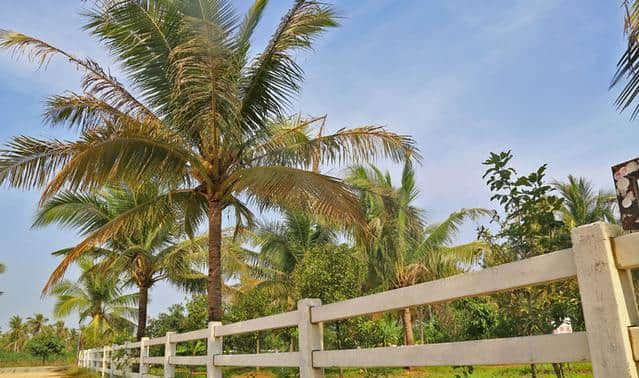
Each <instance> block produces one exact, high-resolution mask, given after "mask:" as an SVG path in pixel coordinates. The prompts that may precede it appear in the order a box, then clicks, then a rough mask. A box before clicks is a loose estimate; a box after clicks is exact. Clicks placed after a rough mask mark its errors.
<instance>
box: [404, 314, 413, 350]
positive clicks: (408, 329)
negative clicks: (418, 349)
mask: <svg viewBox="0 0 639 378" xmlns="http://www.w3.org/2000/svg"><path fill="white" fill-rule="evenodd" d="M404 335H405V336H406V345H415V335H414V334H413V317H412V315H411V313H410V308H405V309H404Z"/></svg>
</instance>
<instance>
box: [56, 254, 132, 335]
mask: <svg viewBox="0 0 639 378" xmlns="http://www.w3.org/2000/svg"><path fill="white" fill-rule="evenodd" d="M76 262H77V264H78V266H79V267H80V269H81V271H82V274H81V276H80V278H79V279H78V280H77V281H75V282H73V281H69V280H64V281H61V282H59V283H57V284H56V285H55V286H53V288H52V290H51V294H52V295H54V296H56V297H57V301H56V303H55V304H54V307H53V314H54V316H56V317H59V318H64V317H67V316H69V315H71V314H72V313H74V312H77V313H78V314H79V316H80V322H83V321H84V320H86V319H89V318H90V319H91V320H90V322H89V324H88V325H87V326H86V327H85V328H84V330H83V333H84V335H85V337H86V338H87V339H88V340H92V341H97V340H99V338H101V337H110V336H111V335H113V334H114V332H115V331H117V330H119V329H123V328H133V324H134V323H133V322H131V320H130V319H134V318H135V316H136V313H137V310H136V308H135V307H134V306H135V305H136V304H137V301H138V294H127V293H124V292H123V291H122V286H123V282H122V280H121V279H120V278H119V277H118V275H117V274H110V273H109V272H104V271H100V270H97V269H93V268H94V260H93V259H91V258H88V257H82V258H80V259H77V260H76Z"/></svg>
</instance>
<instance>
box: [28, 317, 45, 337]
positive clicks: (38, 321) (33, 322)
mask: <svg viewBox="0 0 639 378" xmlns="http://www.w3.org/2000/svg"><path fill="white" fill-rule="evenodd" d="M48 322H49V318H47V317H46V316H44V315H43V314H34V315H33V316H30V317H28V318H27V322H26V324H27V328H28V329H29V332H30V333H31V334H32V335H37V334H39V333H40V332H42V330H43V329H44V327H45V326H46V325H47V323H48Z"/></svg>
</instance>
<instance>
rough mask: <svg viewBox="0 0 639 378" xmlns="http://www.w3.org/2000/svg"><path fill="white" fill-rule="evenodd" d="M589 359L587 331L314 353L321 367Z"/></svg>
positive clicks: (474, 363)
mask: <svg viewBox="0 0 639 378" xmlns="http://www.w3.org/2000/svg"><path fill="white" fill-rule="evenodd" d="M588 359H589V350H588V339H587V337H586V334H585V332H577V333H572V334H565V335H542V336H526V337H513V338H505V339H491V340H477V341H462V342H456V343H442V344H427V345H414V346H399V347H387V348H373V349H350V350H331V351H323V352H315V353H314V354H313V361H314V363H315V365H316V366H320V367H404V366H451V365H501V364H530V363H542V362H575V361H587V360H588Z"/></svg>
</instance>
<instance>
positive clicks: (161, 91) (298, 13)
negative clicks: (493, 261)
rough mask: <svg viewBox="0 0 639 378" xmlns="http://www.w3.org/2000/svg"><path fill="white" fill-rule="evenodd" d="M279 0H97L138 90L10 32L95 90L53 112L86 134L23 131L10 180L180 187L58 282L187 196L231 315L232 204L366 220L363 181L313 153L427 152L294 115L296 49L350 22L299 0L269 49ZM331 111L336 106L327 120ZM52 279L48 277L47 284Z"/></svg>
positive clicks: (47, 186)
mask: <svg viewBox="0 0 639 378" xmlns="http://www.w3.org/2000/svg"><path fill="white" fill-rule="evenodd" d="M266 3H267V1H266V0H255V2H254V3H253V5H252V6H251V7H250V9H249V11H248V13H247V14H246V16H245V17H243V18H242V19H239V18H237V17H236V16H235V12H234V11H233V9H232V7H231V6H229V4H227V3H226V2H224V1H222V0H211V1H205V2H203V1H195V0H187V1H164V0H163V1H160V0H152V1H135V0H105V1H102V2H100V4H101V5H100V7H97V8H95V9H93V10H90V11H88V12H87V17H88V22H87V24H86V26H85V29H86V30H88V31H89V32H90V33H91V34H92V35H94V36H95V37H97V38H98V39H99V40H100V41H102V42H103V43H104V44H105V45H106V47H107V48H108V50H109V52H110V53H111V54H112V55H113V57H114V58H115V59H116V60H117V62H118V63H119V64H120V67H121V68H122V70H123V71H124V72H125V73H126V74H127V78H128V80H129V82H130V83H131V87H132V88H135V89H136V91H135V92H136V93H138V94H139V96H137V97H136V96H134V95H133V94H132V92H130V91H128V90H127V89H125V86H124V85H123V84H121V83H120V82H119V81H117V80H116V79H115V78H114V77H113V76H112V75H110V74H109V73H108V71H107V70H105V69H103V68H101V67H100V66H99V65H98V64H97V63H96V62H95V61H93V60H90V59H82V58H77V57H75V56H73V55H71V54H69V53H67V52H66V51H64V50H61V49H59V48H56V47H54V46H52V45H50V44H48V43H46V42H44V41H42V40H39V39H36V38H33V37H29V36H26V35H23V34H19V33H15V32H8V31H5V32H2V33H0V47H3V48H5V49H8V50H10V51H12V52H13V53H26V55H27V56H28V57H30V58H32V59H33V60H35V61H37V62H39V63H40V64H41V65H45V64H46V63H47V62H48V61H49V60H50V59H51V58H52V57H53V56H56V55H58V56H62V57H64V58H65V59H67V60H69V61H70V62H71V63H72V64H74V65H76V66H77V67H79V68H80V69H81V70H82V71H83V72H84V78H83V81H82V83H83V86H82V90H83V93H81V94H75V93H71V94H69V93H65V94H64V95H60V96H54V97H52V98H50V99H49V101H48V103H47V110H46V112H45V119H46V121H47V122H49V123H51V124H54V125H57V124H66V125H69V126H70V127H73V128H76V129H78V130H79V132H80V138H79V139H77V140H74V141H70V142H67V141H60V140H56V139H48V140H47V139H36V138H31V137H26V136H19V137H16V138H14V139H13V140H12V141H11V142H10V143H9V144H8V146H7V148H6V149H5V150H4V151H3V152H2V153H1V154H0V183H7V184H9V185H11V186H13V187H19V188H34V187H44V193H43V199H45V200H46V199H47V198H49V197H50V196H52V195H53V194H55V193H56V192H57V191H58V190H59V189H60V188H61V187H64V186H67V187H70V188H71V189H73V190H88V189H95V188H100V187H103V186H104V185H105V184H107V183H108V182H112V181H113V180H116V179H117V180H122V181H140V180H146V179H148V178H149V177H154V176H155V177H158V176H159V177H160V178H161V179H162V180H163V181H165V182H167V183H170V184H171V185H172V186H173V189H174V190H172V191H170V192H168V193H166V195H165V196H162V197H159V198H156V199H155V200H154V201H153V202H151V203H144V204H140V206H139V207H138V208H136V209H132V210H131V211H130V212H128V213H127V214H123V215H122V216H121V217H119V218H117V219H115V220H114V221H112V222H109V223H108V224H106V225H104V226H103V227H101V228H100V229H98V230H96V231H94V232H93V233H91V234H90V235H89V236H88V237H87V238H86V239H85V240H84V241H83V242H82V243H81V244H79V245H78V246H77V248H75V249H74V250H73V251H72V252H71V253H69V254H68V255H67V256H66V258H65V260H64V263H63V264H62V265H61V266H60V267H59V268H58V269H56V271H55V273H54V275H53V277H52V280H50V281H49V283H48V284H51V283H53V282H55V281H57V280H59V279H61V277H62V275H63V274H64V271H65V269H66V267H67V266H68V265H69V264H70V263H71V262H72V261H73V260H74V259H75V258H77V257H78V256H79V255H80V254H82V253H83V252H84V251H86V250H88V249H89V248H91V246H93V245H95V244H97V243H100V242H103V241H105V240H106V239H108V237H109V235H111V234H112V233H114V232H117V230H119V229H121V228H125V227H127V226H128V225H129V224H130V223H131V222H134V221H133V220H132V219H135V218H136V217H137V218H138V219H139V217H140V216H141V214H143V213H144V212H145V211H147V210H148V209H150V208H157V205H158V204H163V203H166V202H168V201H172V202H174V203H177V204H179V205H180V206H182V207H183V209H184V212H183V213H184V215H185V217H186V218H187V221H186V224H187V225H189V227H188V228H189V229H191V230H193V229H195V228H196V225H197V223H198V221H201V220H203V219H204V218H205V217H208V237H209V240H208V260H209V261H208V262H209V264H208V269H209V272H208V273H209V280H208V300H209V308H208V311H209V319H210V320H221V318H222V307H221V301H222V291H221V287H222V279H221V269H220V260H221V241H222V213H223V212H224V210H225V209H234V210H235V212H236V214H237V215H238V216H236V221H237V222H241V221H242V220H243V217H244V214H246V213H247V212H248V209H247V207H246V205H245V203H244V202H248V203H252V204H257V205H258V206H259V207H260V208H262V209H263V208H282V207H283V208H293V207H297V206H298V205H300V204H304V206H307V207H309V208H310V209H311V210H312V211H313V212H314V213H316V214H320V215H322V216H325V217H329V218H334V219H340V220H342V221H343V222H344V223H345V224H351V225H357V226H361V227H364V226H365V222H364V220H363V219H362V217H361V214H360V212H359V208H358V206H357V198H356V196H355V195H354V193H353V192H352V191H351V188H350V187H348V186H347V185H344V184H343V183H342V182H341V181H340V180H338V179H336V178H334V177H329V176H326V175H321V174H318V173H315V172H313V171H309V170H308V168H310V167H311V166H312V165H313V164H325V163H335V162H337V163H351V162H361V161H368V160H370V159H373V158H374V157H376V156H378V155H380V154H381V155H384V156H387V157H390V158H393V159H395V160H402V159H404V158H405V157H406V155H408V154H411V156H416V154H415V151H414V150H415V148H414V143H413V140H412V139H411V138H409V137H405V136H398V135H395V134H392V133H389V132H386V131H385V130H383V129H381V128H379V127H374V126H365V127H360V128H355V129H341V130H339V131H337V132H336V133H333V134H328V135H323V136H317V137H311V136H310V135H318V134H316V133H310V132H309V130H310V129H311V128H312V127H315V126H316V125H317V123H318V121H320V119H308V120H307V119H301V118H299V117H296V118H294V119H292V120H291V119H285V118H282V117H283V116H282V115H283V114H284V113H285V111H286V110H287V109H288V108H289V105H290V104H291V102H292V100H293V98H294V96H295V95H296V94H297V93H298V91H299V89H300V86H301V82H302V79H303V71H302V69H301V67H300V66H299V65H298V64H297V63H296V62H295V60H294V56H295V54H296V53H297V52H299V51H301V50H308V49H310V48H311V47H312V43H313V41H314V40H315V39H316V38H317V37H318V36H320V35H321V34H322V33H324V32H325V31H326V30H327V28H331V27H334V26H336V25H337V22H336V15H335V11H334V9H333V8H332V7H331V6H329V5H326V4H323V3H320V2H317V1H313V0H296V1H295V2H294V4H293V6H292V7H291V9H290V10H289V11H288V12H287V13H286V15H284V17H283V18H282V20H281V22H280V24H279V26H278V27H277V29H276V30H275V32H274V34H273V35H272V37H271V39H270V41H269V42H268V44H267V45H266V47H265V48H264V50H263V51H262V52H260V53H258V54H257V55H255V56H253V57H251V56H250V55H249V52H250V51H254V49H251V43H250V41H251V37H252V35H253V32H254V30H255V27H256V25H257V24H258V22H259V20H260V18H261V16H262V14H263V11H264V8H265V6H266ZM322 120H323V119H322ZM45 289H46V288H45Z"/></svg>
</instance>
